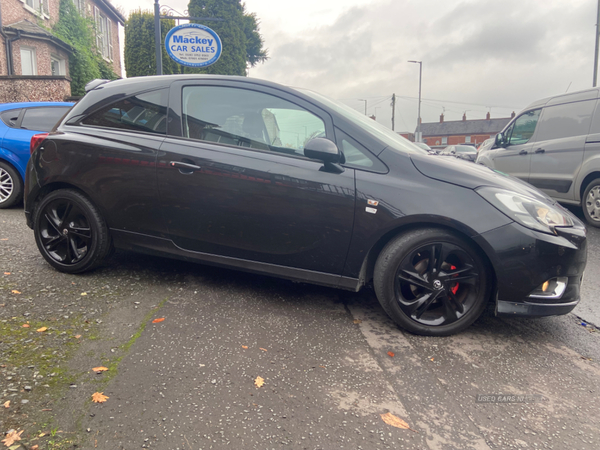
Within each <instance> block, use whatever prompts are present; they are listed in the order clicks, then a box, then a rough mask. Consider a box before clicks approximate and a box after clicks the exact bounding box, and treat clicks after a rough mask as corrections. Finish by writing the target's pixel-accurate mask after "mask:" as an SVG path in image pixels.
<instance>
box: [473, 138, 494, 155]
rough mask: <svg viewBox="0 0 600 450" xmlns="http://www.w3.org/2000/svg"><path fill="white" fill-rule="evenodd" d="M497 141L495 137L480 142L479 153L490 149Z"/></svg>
mask: <svg viewBox="0 0 600 450" xmlns="http://www.w3.org/2000/svg"><path fill="white" fill-rule="evenodd" d="M495 141H496V138H495V137H493V138H489V139H486V140H485V141H483V142H482V143H481V144H479V147H477V153H479V152H480V151H482V150H489V149H490V148H492V146H493V145H494V142H495Z"/></svg>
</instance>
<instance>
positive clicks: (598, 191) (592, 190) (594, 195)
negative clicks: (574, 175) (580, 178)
mask: <svg viewBox="0 0 600 450" xmlns="http://www.w3.org/2000/svg"><path fill="white" fill-rule="evenodd" d="M581 206H582V209H583V215H584V216H585V220H586V221H587V223H589V224H590V225H592V226H593V227H597V228H600V178H596V179H595V180H592V181H591V182H590V184H588V185H587V187H586V188H585V192H584V193H583V202H582V205H581Z"/></svg>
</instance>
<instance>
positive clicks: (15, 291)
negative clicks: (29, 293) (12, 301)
mask: <svg viewBox="0 0 600 450" xmlns="http://www.w3.org/2000/svg"><path fill="white" fill-rule="evenodd" d="M10 292H12V293H13V294H20V292H19V291H17V290H16V289H13V290H12V291H10Z"/></svg>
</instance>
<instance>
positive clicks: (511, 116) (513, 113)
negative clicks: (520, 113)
mask: <svg viewBox="0 0 600 450" xmlns="http://www.w3.org/2000/svg"><path fill="white" fill-rule="evenodd" d="M513 117H515V112H514V111H513V112H512V114H511V115H510V118H511V119H512V118H513Z"/></svg>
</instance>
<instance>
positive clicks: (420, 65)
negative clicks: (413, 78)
mask: <svg viewBox="0 0 600 450" xmlns="http://www.w3.org/2000/svg"><path fill="white" fill-rule="evenodd" d="M408 62H409V63H415V64H418V65H419V109H418V111H417V133H416V134H417V136H416V141H417V142H421V140H422V139H421V75H422V73H423V70H422V69H423V62H422V61H408Z"/></svg>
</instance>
